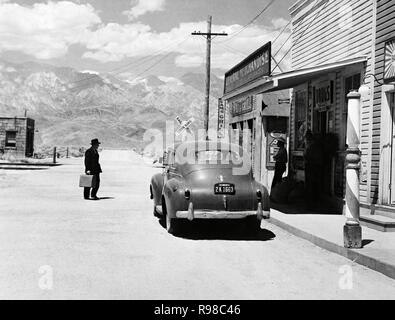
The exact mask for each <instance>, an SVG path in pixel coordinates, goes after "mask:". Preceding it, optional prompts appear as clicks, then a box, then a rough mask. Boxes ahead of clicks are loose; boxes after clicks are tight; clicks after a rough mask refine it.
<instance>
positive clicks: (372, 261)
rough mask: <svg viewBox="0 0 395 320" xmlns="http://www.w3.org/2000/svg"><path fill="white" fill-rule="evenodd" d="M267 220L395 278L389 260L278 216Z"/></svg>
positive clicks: (393, 267)
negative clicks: (366, 252)
mask: <svg viewBox="0 0 395 320" xmlns="http://www.w3.org/2000/svg"><path fill="white" fill-rule="evenodd" d="M266 221H267V222H270V223H272V224H274V225H276V226H277V227H280V228H282V229H284V230H286V231H287V232H289V233H291V234H293V235H295V236H297V237H300V238H303V239H305V240H308V241H310V242H311V243H313V244H315V245H316V246H319V247H321V248H323V249H325V250H328V251H330V252H333V253H336V254H339V255H341V256H343V257H345V258H347V259H350V260H352V261H353V262H356V263H358V264H360V265H363V266H365V267H368V268H370V269H372V270H375V271H378V272H380V273H382V274H384V275H386V276H387V277H390V278H392V279H395V265H392V264H389V263H387V262H384V261H381V260H379V259H376V258H372V257H369V256H367V255H365V254H362V253H359V252H358V251H357V250H353V249H348V248H345V247H343V246H340V245H339V244H337V243H334V242H331V241H328V240H325V239H323V238H320V237H318V236H315V235H313V234H311V233H308V232H306V231H303V230H301V229H298V228H296V227H293V226H291V225H289V224H288V223H285V222H283V221H280V220H278V219H276V218H273V217H270V219H268V220H266Z"/></svg>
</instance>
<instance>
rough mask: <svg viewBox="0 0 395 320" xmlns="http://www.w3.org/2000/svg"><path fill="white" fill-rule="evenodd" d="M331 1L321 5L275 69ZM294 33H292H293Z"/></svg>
mask: <svg viewBox="0 0 395 320" xmlns="http://www.w3.org/2000/svg"><path fill="white" fill-rule="evenodd" d="M318 1H319V0H317V1H316V2H315V5H314V7H315V6H316V5H317V3H318ZM328 3H329V2H327V3H325V5H323V6H322V7H321V9H320V10H319V11H318V12H317V14H316V15H315V16H314V17H313V19H312V20H311V21H310V23H309V24H308V25H307V27H306V28H305V29H304V30H303V32H302V33H301V35H300V36H299V37H298V39H296V41H295V42H294V43H293V44H292V46H291V48H289V50H288V51H287V52H286V53H285V54H284V56H283V57H282V58H281V60H280V61H279V62H278V63H277V64H276V66H275V67H274V69H273V70H275V69H276V68H277V66H278V65H279V64H280V63H281V62H282V61H283V60H284V59H285V57H286V56H287V55H288V54H289V53H290V52H291V50H292V48H293V47H294V46H295V45H296V44H297V43H298V42H299V40H300V39H301V38H302V36H303V35H304V34H305V32H306V31H307V29H309V28H310V26H311V25H312V24H313V22H314V21H315V19H317V17H318V16H319V15H320V14H321V12H322V10H323V9H325V8H326V6H327V5H328ZM291 35H292V34H291Z"/></svg>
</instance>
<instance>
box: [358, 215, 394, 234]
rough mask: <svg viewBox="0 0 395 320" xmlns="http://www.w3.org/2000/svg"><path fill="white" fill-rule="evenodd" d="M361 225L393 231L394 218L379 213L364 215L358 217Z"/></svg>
mask: <svg viewBox="0 0 395 320" xmlns="http://www.w3.org/2000/svg"><path fill="white" fill-rule="evenodd" d="M359 220H360V222H361V225H363V226H366V227H369V228H372V229H375V230H379V231H384V232H395V219H392V218H389V217H386V216H381V215H364V214H362V215H361V216H360V217H359Z"/></svg>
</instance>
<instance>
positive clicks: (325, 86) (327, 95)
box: [313, 81, 334, 110]
mask: <svg viewBox="0 0 395 320" xmlns="http://www.w3.org/2000/svg"><path fill="white" fill-rule="evenodd" d="M313 90H314V106H315V108H316V109H322V110H326V108H327V107H329V106H331V105H333V103H334V81H323V82H320V83H319V84H318V85H317V86H314V88H313Z"/></svg>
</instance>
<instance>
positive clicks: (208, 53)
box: [192, 16, 228, 140]
mask: <svg viewBox="0 0 395 320" xmlns="http://www.w3.org/2000/svg"><path fill="white" fill-rule="evenodd" d="M211 23H212V16H208V19H207V32H204V33H203V32H200V31H199V32H192V35H193V36H204V37H205V38H206V40H207V41H206V43H207V47H206V99H205V101H206V108H205V111H204V130H205V135H206V140H208V121H209V114H210V71H211V40H212V39H211V37H212V36H214V37H215V36H227V35H228V34H226V33H225V32H223V33H213V32H211Z"/></svg>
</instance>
